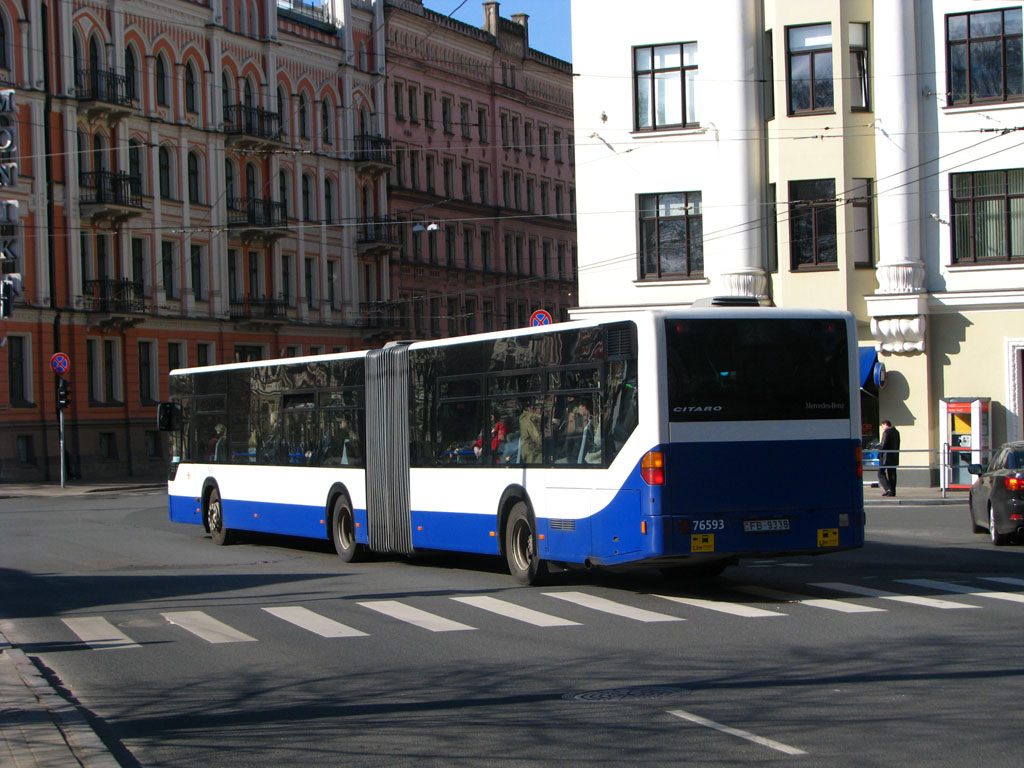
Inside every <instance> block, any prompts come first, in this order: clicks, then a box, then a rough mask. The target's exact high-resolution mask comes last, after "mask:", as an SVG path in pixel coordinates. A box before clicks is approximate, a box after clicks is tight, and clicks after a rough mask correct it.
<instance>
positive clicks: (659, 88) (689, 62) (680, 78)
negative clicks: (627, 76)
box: [542, 43, 697, 157]
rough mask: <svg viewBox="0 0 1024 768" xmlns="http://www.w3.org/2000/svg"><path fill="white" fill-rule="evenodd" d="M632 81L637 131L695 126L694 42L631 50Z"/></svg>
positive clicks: (695, 79)
mask: <svg viewBox="0 0 1024 768" xmlns="http://www.w3.org/2000/svg"><path fill="white" fill-rule="evenodd" d="M633 78H634V88H635V93H634V99H635V111H636V130H638V131H657V130H661V129H663V128H673V127H676V128H677V127H679V126H683V125H694V124H696V122H697V103H696V99H695V97H694V84H695V83H696V81H697V44H696V43H673V44H671V45H655V46H643V47H639V48H634V49H633ZM542 142H543V140H542ZM542 156H543V157H546V156H547V153H546V152H543V153H542Z"/></svg>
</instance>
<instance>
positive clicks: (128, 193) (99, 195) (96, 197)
mask: <svg viewBox="0 0 1024 768" xmlns="http://www.w3.org/2000/svg"><path fill="white" fill-rule="evenodd" d="M78 185H79V187H81V198H80V201H81V202H82V203H87V204H108V205H124V206H129V207H131V208H141V207H142V178H141V177H139V176H132V175H130V174H127V173H122V172H120V171H88V172H86V173H82V174H80V175H79V177H78Z"/></svg>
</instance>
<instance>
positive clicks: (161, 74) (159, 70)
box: [156, 53, 170, 107]
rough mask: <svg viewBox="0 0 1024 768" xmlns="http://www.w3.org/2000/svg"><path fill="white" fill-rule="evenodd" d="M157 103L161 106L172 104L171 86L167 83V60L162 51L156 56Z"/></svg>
mask: <svg viewBox="0 0 1024 768" xmlns="http://www.w3.org/2000/svg"><path fill="white" fill-rule="evenodd" d="M156 103H157V104H159V105H160V106H161V107H167V106H170V88H169V86H168V83H167V62H165V61H164V56H163V54H162V53H161V54H160V55H158V56H157V57H156Z"/></svg>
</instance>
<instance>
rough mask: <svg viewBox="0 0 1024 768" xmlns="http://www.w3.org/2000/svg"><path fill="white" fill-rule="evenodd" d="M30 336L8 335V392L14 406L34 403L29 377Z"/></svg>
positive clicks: (30, 367)
mask: <svg viewBox="0 0 1024 768" xmlns="http://www.w3.org/2000/svg"><path fill="white" fill-rule="evenodd" d="M31 371H32V366H31V365H30V364H29V338H28V337H27V336H15V335H13V334H10V335H8V336H7V393H8V398H9V399H10V403H11V405H12V406H14V407H17V406H26V405H31V404H32V382H31V380H30V378H29V376H30V375H31Z"/></svg>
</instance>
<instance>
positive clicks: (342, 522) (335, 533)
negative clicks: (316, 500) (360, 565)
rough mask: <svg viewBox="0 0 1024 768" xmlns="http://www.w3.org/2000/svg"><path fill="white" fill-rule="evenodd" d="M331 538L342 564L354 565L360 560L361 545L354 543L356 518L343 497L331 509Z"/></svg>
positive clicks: (361, 554) (335, 501)
mask: <svg viewBox="0 0 1024 768" xmlns="http://www.w3.org/2000/svg"><path fill="white" fill-rule="evenodd" d="M331 538H332V539H333V540H334V549H335V551H336V552H337V553H338V557H340V558H341V560H342V562H345V563H355V562H358V561H359V560H361V559H362V557H363V545H362V544H357V543H356V516H355V514H353V512H352V505H351V504H349V503H348V500H347V499H346V498H345V497H344V496H339V497H338V498H337V499H335V500H334V505H333V506H332V507H331Z"/></svg>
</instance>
